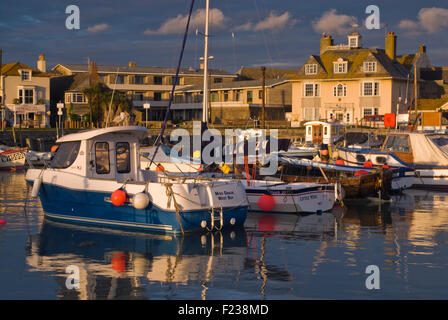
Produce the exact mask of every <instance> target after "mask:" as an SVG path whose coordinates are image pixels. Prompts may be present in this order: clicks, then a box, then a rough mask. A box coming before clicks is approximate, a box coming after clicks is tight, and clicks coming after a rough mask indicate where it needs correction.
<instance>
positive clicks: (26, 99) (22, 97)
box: [19, 89, 34, 104]
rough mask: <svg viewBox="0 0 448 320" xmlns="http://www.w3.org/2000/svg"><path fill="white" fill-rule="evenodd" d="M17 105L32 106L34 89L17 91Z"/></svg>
mask: <svg viewBox="0 0 448 320" xmlns="http://www.w3.org/2000/svg"><path fill="white" fill-rule="evenodd" d="M19 103H20V104H23V103H26V104H34V89H19Z"/></svg>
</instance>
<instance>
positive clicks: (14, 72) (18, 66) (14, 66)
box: [2, 62, 50, 77]
mask: <svg viewBox="0 0 448 320" xmlns="http://www.w3.org/2000/svg"><path fill="white" fill-rule="evenodd" d="M22 69H25V70H31V71H32V76H33V77H50V75H49V74H47V73H44V72H41V71H39V70H37V69H34V68H31V67H29V66H27V65H26V64H23V63H21V62H13V63H7V64H3V65H2V75H4V76H17V77H18V76H20V74H19V70H22Z"/></svg>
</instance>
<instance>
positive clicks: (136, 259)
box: [26, 220, 246, 300]
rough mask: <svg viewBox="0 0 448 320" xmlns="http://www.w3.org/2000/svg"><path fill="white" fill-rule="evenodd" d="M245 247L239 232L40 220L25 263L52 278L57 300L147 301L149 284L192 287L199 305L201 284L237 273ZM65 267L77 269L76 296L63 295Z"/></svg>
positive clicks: (204, 289) (242, 233) (203, 292)
mask: <svg viewBox="0 0 448 320" xmlns="http://www.w3.org/2000/svg"><path fill="white" fill-rule="evenodd" d="M245 246H246V232H245V231H244V229H243V228H237V229H234V230H232V231H230V230H229V231H226V232H216V233H214V234H211V233H208V234H200V233H192V234H186V235H184V236H174V235H157V234H147V233H145V234H140V233H134V232H133V233H130V232H129V233H126V232H121V231H114V230H107V229H97V228H92V227H74V226H71V225H67V224H61V223H57V222H52V221H49V220H45V221H44V223H43V225H42V228H41V232H40V233H39V234H38V235H33V236H31V237H30V239H29V243H28V245H27V250H28V252H27V257H26V261H27V264H28V265H30V266H31V267H32V268H31V270H32V271H45V272H51V273H52V274H53V275H55V276H56V279H57V282H58V284H59V292H58V298H60V299H83V300H84V299H115V298H131V299H139V298H143V299H144V298H150V297H148V295H152V294H151V293H148V292H146V293H145V292H144V291H145V287H148V286H151V285H152V284H154V283H159V284H176V285H190V286H191V285H192V284H195V283H197V284H198V285H199V289H198V290H196V292H193V293H191V299H199V298H202V299H205V298H206V292H207V289H208V288H207V283H208V282H209V281H211V280H212V279H213V277H214V276H215V275H216V274H220V273H225V274H226V275H227V276H229V275H234V274H235V275H236V274H238V272H239V271H241V270H242V269H243V267H244V252H245ZM228 250H229V251H231V254H229V253H227V251H228ZM68 266H76V267H78V268H79V278H80V279H79V286H80V288H79V289H78V290H69V289H67V286H66V280H67V278H68V276H70V275H71V274H72V273H70V274H69V273H66V268H67V267H68ZM228 280H229V281H232V279H231V278H230V277H229V278H228ZM148 284H149V285H148ZM190 290H191V289H190ZM156 291H157V292H158V293H156V294H161V296H159V297H157V296H155V297H154V296H153V297H151V298H155V299H159V298H160V299H166V298H167V296H169V295H170V292H167V291H166V290H165V291H164V292H163V290H162V291H161V290H156ZM162 294H163V295H162Z"/></svg>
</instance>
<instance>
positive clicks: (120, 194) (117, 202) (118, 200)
mask: <svg viewBox="0 0 448 320" xmlns="http://www.w3.org/2000/svg"><path fill="white" fill-rule="evenodd" d="M126 199H127V194H126V192H124V191H123V190H122V189H117V190H115V191H114V192H112V195H111V197H110V200H111V201H112V204H113V205H114V206H117V207H119V206H121V205H122V204H123V203H125V202H126Z"/></svg>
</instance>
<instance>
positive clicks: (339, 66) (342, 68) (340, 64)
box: [333, 58, 347, 73]
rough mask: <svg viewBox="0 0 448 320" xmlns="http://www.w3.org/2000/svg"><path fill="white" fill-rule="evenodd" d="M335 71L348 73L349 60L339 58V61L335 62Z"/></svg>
mask: <svg viewBox="0 0 448 320" xmlns="http://www.w3.org/2000/svg"><path fill="white" fill-rule="evenodd" d="M333 72H334V73H347V61H344V60H343V59H342V58H339V59H338V61H336V62H333Z"/></svg>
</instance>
